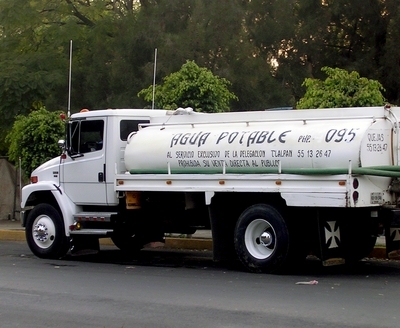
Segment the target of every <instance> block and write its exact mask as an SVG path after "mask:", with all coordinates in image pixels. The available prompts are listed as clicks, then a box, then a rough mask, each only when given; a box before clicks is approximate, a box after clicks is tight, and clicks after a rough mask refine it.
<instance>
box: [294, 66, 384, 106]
mask: <svg viewBox="0 0 400 328" xmlns="http://www.w3.org/2000/svg"><path fill="white" fill-rule="evenodd" d="M322 71H323V72H324V73H326V74H327V75H328V77H327V78H326V79H325V81H321V80H318V79H310V78H307V79H305V81H304V83H303V86H305V87H306V88H307V90H306V93H305V95H304V97H303V98H301V99H300V100H299V101H298V103H297V108H298V109H304V108H332V107H366V106H380V105H384V104H385V98H384V97H383V95H382V92H381V91H383V90H384V89H383V87H382V85H381V84H380V83H379V82H378V81H376V80H369V79H367V78H365V77H360V75H359V74H358V73H357V72H351V73H348V72H347V71H346V70H343V69H339V68H331V67H323V68H322Z"/></svg>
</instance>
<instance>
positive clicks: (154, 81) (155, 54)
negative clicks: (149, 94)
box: [151, 48, 157, 109]
mask: <svg viewBox="0 0 400 328" xmlns="http://www.w3.org/2000/svg"><path fill="white" fill-rule="evenodd" d="M156 69H157V48H156V49H155V50H154V72H153V101H152V103H151V109H154V97H155V93H156Z"/></svg>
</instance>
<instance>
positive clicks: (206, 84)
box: [138, 61, 237, 113]
mask: <svg viewBox="0 0 400 328" xmlns="http://www.w3.org/2000/svg"><path fill="white" fill-rule="evenodd" d="M229 85H230V82H229V81H228V80H226V79H224V78H220V77H218V76H215V75H213V73H212V72H211V71H210V70H208V69H206V68H200V67H199V66H197V65H196V63H195V62H194V61H186V63H185V64H184V65H182V67H181V69H180V70H179V71H178V72H175V73H172V74H170V75H169V76H167V77H165V78H164V83H163V84H162V85H161V86H159V85H157V86H156V91H155V97H154V98H155V103H156V105H157V107H158V108H163V109H176V108H178V107H192V108H193V109H195V110H196V111H200V112H206V113H212V112H225V111H229V103H230V101H231V100H237V97H236V96H235V95H234V94H233V93H231V92H230V91H229V90H228V86H229ZM138 96H139V97H143V98H144V99H145V100H146V101H152V96H153V86H149V87H148V88H147V89H143V90H142V91H140V92H139V94H138Z"/></svg>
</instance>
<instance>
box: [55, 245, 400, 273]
mask: <svg viewBox="0 0 400 328" xmlns="http://www.w3.org/2000/svg"><path fill="white" fill-rule="evenodd" d="M63 259H64V260H66V261H77V262H93V263H105V264H116V265H135V266H154V267H171V268H190V269H197V270H216V271H221V270H222V271H226V270H228V271H240V272H248V271H246V269H245V268H244V267H243V266H242V265H241V263H240V262H239V261H232V260H231V261H222V262H215V261H213V258H212V252H211V251H207V250H201V251H199V250H179V249H145V250H141V251H140V252H137V253H135V254H127V253H125V252H122V251H120V250H118V249H116V248H113V247H107V248H105V249H102V250H100V251H99V252H98V253H96V254H90V255H80V256H71V255H67V256H66V257H64V258H63ZM253 274H254V273H253ZM276 274H279V275H296V276H313V277H324V276H341V275H346V276H349V275H354V276H375V275H377V276H378V275H382V274H386V275H393V276H397V277H399V276H400V261H393V260H382V259H373V258H365V259H363V260H361V261H359V262H356V263H352V264H345V265H338V266H330V267H324V266H323V265H322V264H321V262H320V261H319V260H318V259H315V258H307V259H305V260H304V261H303V262H301V263H298V264H297V265H295V266H293V267H290V268H287V269H285V271H282V272H279V273H276Z"/></svg>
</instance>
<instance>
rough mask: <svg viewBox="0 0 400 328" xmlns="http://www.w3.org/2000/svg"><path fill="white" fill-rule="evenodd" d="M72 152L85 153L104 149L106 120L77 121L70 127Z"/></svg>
mask: <svg viewBox="0 0 400 328" xmlns="http://www.w3.org/2000/svg"><path fill="white" fill-rule="evenodd" d="M70 135H71V149H70V152H71V153H72V154H84V153H89V152H94V151H98V150H101V149H103V136H104V121H103V120H96V121H75V122H72V124H71V127H70Z"/></svg>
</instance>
